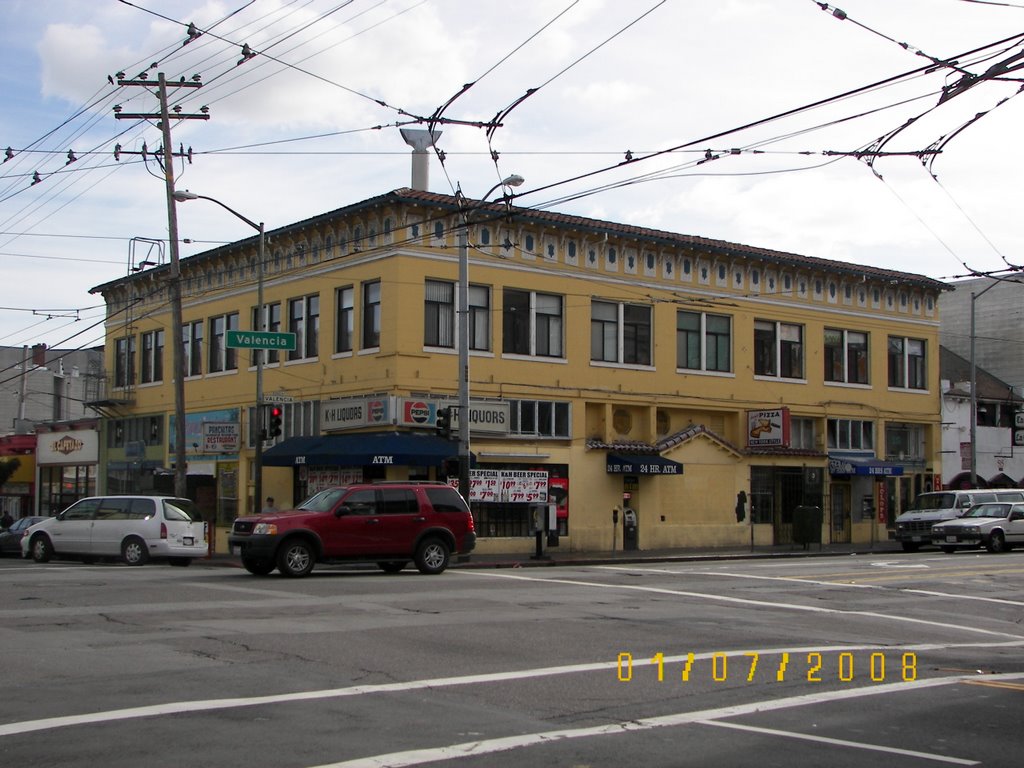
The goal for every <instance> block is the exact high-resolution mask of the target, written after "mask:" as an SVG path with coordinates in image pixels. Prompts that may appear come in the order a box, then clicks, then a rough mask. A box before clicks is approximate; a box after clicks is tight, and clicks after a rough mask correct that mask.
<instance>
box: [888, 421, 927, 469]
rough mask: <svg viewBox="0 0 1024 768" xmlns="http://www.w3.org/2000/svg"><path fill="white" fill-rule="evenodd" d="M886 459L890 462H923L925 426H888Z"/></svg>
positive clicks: (897, 424) (896, 424) (898, 424)
mask: <svg viewBox="0 0 1024 768" xmlns="http://www.w3.org/2000/svg"><path fill="white" fill-rule="evenodd" d="M885 458H886V459H887V460H888V461H923V460H924V426H923V425H921V424H900V423H892V424H886V425H885Z"/></svg>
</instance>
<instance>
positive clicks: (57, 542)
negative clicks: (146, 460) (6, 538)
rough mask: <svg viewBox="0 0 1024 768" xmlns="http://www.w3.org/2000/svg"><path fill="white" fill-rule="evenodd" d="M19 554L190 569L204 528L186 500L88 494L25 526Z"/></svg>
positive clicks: (202, 552)
mask: <svg viewBox="0 0 1024 768" xmlns="http://www.w3.org/2000/svg"><path fill="white" fill-rule="evenodd" d="M21 553H22V555H23V556H24V557H31V558H32V559H33V560H35V561H36V562H37V563H45V562H47V561H48V560H50V559H51V558H54V557H77V558H84V559H92V558H100V557H119V558H120V559H121V560H123V561H124V562H125V563H127V564H128V565H144V564H145V563H147V562H148V561H149V560H150V559H151V558H163V559H166V560H168V562H170V563H171V565H189V564H190V563H191V562H192V560H193V559H194V558H197V557H205V556H206V555H207V544H206V524H205V523H204V522H203V519H202V516H201V515H200V514H199V509H198V508H197V507H196V505H195V503H194V502H192V501H191V500H189V499H176V498H172V497H169V496H90V497H88V498H85V499H79V500H78V501H76V502H75V503H74V504H72V505H71V506H70V507H68V508H67V509H65V510H64V511H63V512H61V513H60V514H59V515H57V516H56V517H49V518H47V519H45V520H43V521H42V522H39V523H36V524H35V525H33V526H32V527H31V528H29V529H28V530H27V531H26V532H25V535H24V536H23V537H22V540H21Z"/></svg>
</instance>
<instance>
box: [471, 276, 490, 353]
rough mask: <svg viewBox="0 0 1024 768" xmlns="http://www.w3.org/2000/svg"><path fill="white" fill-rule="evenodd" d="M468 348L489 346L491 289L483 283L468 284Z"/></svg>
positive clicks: (488, 348) (484, 348)
mask: <svg viewBox="0 0 1024 768" xmlns="http://www.w3.org/2000/svg"><path fill="white" fill-rule="evenodd" d="M469 348H470V349H475V350H478V351H482V352H486V351H489V350H490V348H491V289H490V288H488V287H487V286H485V285H471V286H469Z"/></svg>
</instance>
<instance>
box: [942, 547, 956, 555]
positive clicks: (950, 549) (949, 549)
mask: <svg viewBox="0 0 1024 768" xmlns="http://www.w3.org/2000/svg"><path fill="white" fill-rule="evenodd" d="M941 549H942V551H943V552H945V553H946V554H947V555H952V554H953V553H954V552H956V547H942V548H941Z"/></svg>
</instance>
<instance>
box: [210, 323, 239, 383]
mask: <svg viewBox="0 0 1024 768" xmlns="http://www.w3.org/2000/svg"><path fill="white" fill-rule="evenodd" d="M237 330H238V313H237V312H233V313H231V314H230V315H217V316H216V317H211V318H210V336H209V338H210V342H209V344H208V345H207V351H208V352H209V359H208V360H207V369H206V370H207V371H208V372H209V373H220V372H221V371H237V370H238V350H236V349H234V348H230V347H228V345H227V332H228V331H237Z"/></svg>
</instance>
